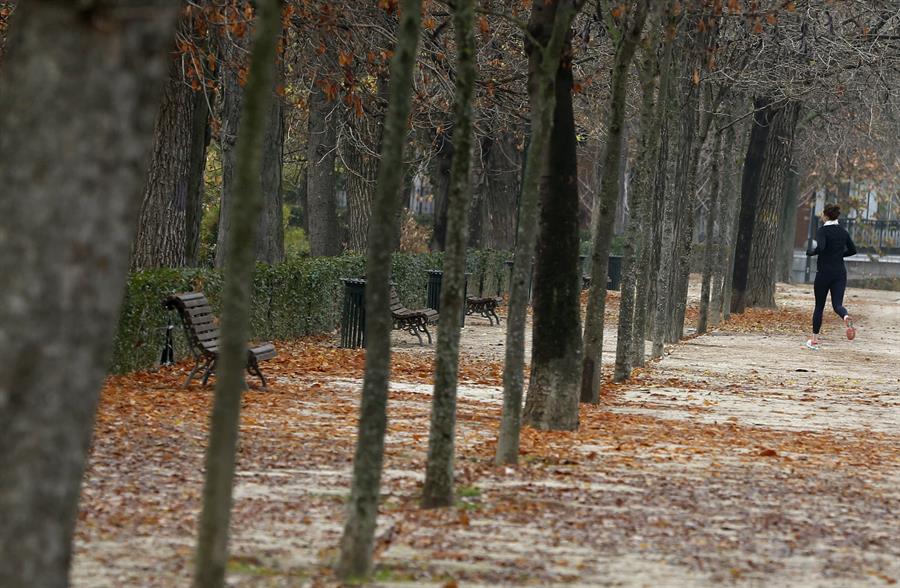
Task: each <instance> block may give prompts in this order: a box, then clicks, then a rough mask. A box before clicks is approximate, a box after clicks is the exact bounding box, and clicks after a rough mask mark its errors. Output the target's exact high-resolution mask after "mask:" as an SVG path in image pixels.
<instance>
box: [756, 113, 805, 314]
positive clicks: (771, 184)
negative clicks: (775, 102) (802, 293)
mask: <svg viewBox="0 0 900 588" xmlns="http://www.w3.org/2000/svg"><path fill="white" fill-rule="evenodd" d="M799 111H800V104H799V102H789V103H787V104H786V105H784V106H783V107H781V108H779V109H777V110H776V111H775V113H774V115H773V118H772V122H771V125H770V127H771V130H770V132H769V136H768V139H767V142H766V151H765V160H764V163H763V167H762V178H761V180H760V188H759V200H758V202H757V206H756V215H755V216H756V219H755V222H754V224H753V239H752V244H751V246H750V262H749V266H748V276H747V294H746V304H747V306H761V307H767V308H774V307H775V266H776V264H775V260H776V253H777V251H778V248H777V243H778V235H779V231H778V229H779V226H780V225H781V222H780V221H781V218H782V213H783V210H784V202H785V196H784V192H785V190H784V188H785V181H786V179H787V172H788V169H789V168H790V162H791V154H792V152H793V148H794V130H795V128H796V127H797V121H798V117H797V115H798V114H799Z"/></svg>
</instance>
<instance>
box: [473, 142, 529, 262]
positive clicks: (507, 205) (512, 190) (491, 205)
mask: <svg viewBox="0 0 900 588" xmlns="http://www.w3.org/2000/svg"><path fill="white" fill-rule="evenodd" d="M482 153H483V157H484V183H483V185H482V190H481V192H482V202H483V216H482V218H483V221H482V222H483V225H484V226H488V227H490V230H488V231H485V232H484V233H483V239H482V246H483V247H485V248H487V249H498V250H503V251H511V250H512V249H513V248H514V247H515V246H516V205H517V201H518V196H519V183H520V182H519V179H520V177H519V176H520V174H521V170H522V163H523V157H522V152H521V151H520V150H519V149H518V148H517V146H516V138H515V136H514V135H513V134H512V133H511V132H509V131H498V133H497V136H496V137H486V138H485V139H484V140H483V141H482Z"/></svg>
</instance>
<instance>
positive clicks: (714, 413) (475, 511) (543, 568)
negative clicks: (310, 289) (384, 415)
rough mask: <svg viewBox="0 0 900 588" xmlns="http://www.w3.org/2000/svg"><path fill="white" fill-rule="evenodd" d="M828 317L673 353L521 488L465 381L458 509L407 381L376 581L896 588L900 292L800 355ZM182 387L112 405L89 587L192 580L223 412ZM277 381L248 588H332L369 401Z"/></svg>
mask: <svg viewBox="0 0 900 588" xmlns="http://www.w3.org/2000/svg"><path fill="white" fill-rule="evenodd" d="M694 291H695V290H692V292H694ZM811 301H812V294H811V288H809V287H796V286H780V287H779V290H778V302H779V305H780V306H781V310H780V311H779V313H776V314H775V315H773V316H774V317H776V319H777V320H780V321H781V322H779V323H777V324H773V325H771V328H768V327H767V328H768V331H767V332H764V331H763V330H762V328H761V327H753V326H752V325H751V326H750V327H748V326H747V324H746V321H745V323H740V321H737V322H735V323H734V324H732V323H729V324H726V325H723V326H722V327H721V328H720V329H719V330H717V331H715V332H713V333H711V334H709V335H706V336H703V337H696V338H692V339H688V340H686V341H685V342H682V343H681V344H679V345H675V346H672V347H670V348H668V349H667V355H666V356H665V357H664V358H663V359H662V360H660V361H658V362H654V363H652V364H650V365H649V366H648V368H647V369H646V370H642V371H640V372H639V373H638V374H637V375H636V376H635V378H633V380H632V381H631V382H629V383H627V384H624V385H616V386H611V387H609V388H608V389H607V390H606V394H605V400H604V403H603V404H601V405H600V406H596V407H584V408H583V409H582V413H581V427H580V430H579V431H578V432H576V433H542V432H537V431H533V430H528V429H526V430H525V431H524V433H523V437H522V460H521V464H520V466H519V467H518V468H515V469H513V468H497V467H494V466H493V464H492V463H491V455H492V454H493V449H494V439H495V434H496V427H497V421H498V419H499V402H500V398H501V395H500V390H501V388H500V386H499V382H497V381H493V382H486V383H484V382H480V383H471V382H467V383H464V384H463V385H462V386H461V389H460V407H459V428H458V447H457V451H458V469H457V471H458V483H459V490H458V495H459V502H458V504H457V506H456V507H455V508H451V509H444V510H441V511H422V510H420V509H418V508H417V504H416V496H417V493H418V488H419V486H420V484H421V480H422V471H423V467H422V464H423V459H424V452H425V449H426V444H427V438H428V434H427V423H428V414H429V410H430V398H429V395H430V385H428V383H427V379H428V378H427V374H425V375H423V378H422V379H421V381H416V378H415V377H412V378H411V379H410V381H404V382H397V383H396V384H395V385H393V387H392V394H391V403H390V418H391V420H390V425H389V434H388V440H387V448H386V451H387V456H386V462H385V468H386V470H385V476H384V484H383V489H382V491H383V504H382V515H381V517H380V519H379V528H378V556H377V561H378V568H377V570H376V582H375V583H376V584H377V585H381V586H447V587H452V586H455V585H459V586H490V585H505V586H513V585H558V586H652V587H657V586H673V587H676V586H677V587H683V586H716V585H735V586H767V587H768V586H816V587H834V588H838V587H846V586H888V585H892V584H895V583H896V582H897V580H900V517H898V514H897V513H900V492H898V488H900V452H898V449H897V448H898V441H900V411H898V407H900V368H898V365H900V294H898V293H894V292H880V291H868V290H852V289H851V290H850V291H848V298H847V306H848V308H849V309H850V310H851V312H852V313H853V315H854V316H855V317H856V324H857V327H858V329H859V334H858V337H857V339H856V340H855V341H853V342H848V341H846V340H845V339H842V338H841V336H840V335H841V333H840V323H839V322H838V321H837V320H835V319H834V318H833V317H830V318H828V319H827V320H826V323H825V338H824V340H823V345H822V350H821V351H819V352H811V351H806V350H804V349H803V348H802V347H801V345H802V343H803V341H804V340H805V338H804V334H803V330H804V329H805V328H806V327H805V324H802V325H800V324H796V323H798V322H803V321H805V320H808V317H807V316H806V313H807V311H808V310H809V308H808V307H809V306H810V305H811ZM791 321H793V322H791ZM469 325H470V326H468V327H467V328H466V329H465V330H464V334H463V348H465V349H466V353H467V357H469V358H477V359H478V360H479V361H483V362H485V361H486V362H490V361H499V360H500V359H502V356H503V337H504V335H503V327H502V326H501V327H488V326H487V324H486V322H485V323H484V324H480V321H479V319H474V320H473V319H470V320H469ZM408 339H409V337H406V338H405V339H404V335H402V334H401V335H399V336H398V340H397V347H398V349H399V353H400V354H401V355H398V357H400V358H408V360H405V361H408V363H409V364H410V365H413V364H415V361H416V360H417V359H418V360H423V365H424V366H425V367H424V368H423V370H427V366H428V359H429V358H428V357H427V354H428V353H429V352H430V351H429V350H428V349H423V348H420V347H418V346H417V345H413V344H412V343H410V341H409V340H408ZM413 341H414V339H413ZM613 341H614V334H613V333H611V332H610V333H608V337H607V350H608V352H607V353H605V355H604V359H605V360H609V361H611V360H612V357H613V355H612V350H613V349H614V343H613ZM422 354H424V356H423V355H422ZM166 377H168V378H170V380H171V383H172V386H171V388H168V387H167V386H168V385H169V384H165V383H164V384H163V385H162V386H161V387H159V388H158V389H157V390H156V391H154V392H152V393H151V392H144V389H143V388H135V390H137V391H136V392H135V391H129V390H128V389H126V390H125V392H123V393H122V394H121V395H117V394H118V393H117V392H116V390H117V389H118V388H115V386H122V385H124V384H121V383H116V384H115V385H114V384H110V385H109V388H110V389H109V390H107V391H106V392H105V394H104V402H103V405H102V406H101V417H100V419H99V422H98V432H97V438H96V440H95V445H94V450H93V457H92V464H91V467H90V469H89V471H88V472H87V474H86V480H85V493H84V497H83V500H82V514H81V517H80V521H79V528H78V540H77V549H76V558H75V563H74V569H73V585H75V586H82V587H91V588H95V587H97V588H100V587H105V586H110V587H112V586H123V585H129V586H176V585H187V583H188V582H189V576H190V563H191V557H192V546H193V534H194V526H195V521H196V516H197V511H198V508H199V494H200V488H201V484H202V476H201V471H200V468H201V464H202V452H203V443H204V442H205V440H204V435H205V433H204V429H205V418H206V414H207V411H208V405H209V393H208V392H196V391H192V392H188V393H181V392H178V391H177V382H178V381H179V379H180V375H179V374H178V373H173V374H171V375H167V376H166ZM159 378H160V376H158V375H149V376H147V377H146V378H145V379H140V378H139V380H140V381H139V382H138V383H136V384H133V385H134V386H145V385H146V384H145V383H141V382H146V381H155V380H158V379H159ZM273 379H274V380H275V384H274V385H273V391H272V392H271V393H269V394H260V393H252V394H248V395H247V400H246V402H245V407H244V421H245V422H244V425H243V426H242V445H241V455H240V459H239V465H238V469H239V474H238V480H237V486H236V490H235V509H234V521H233V522H234V525H233V538H232V553H233V554H234V555H233V557H232V560H231V563H230V565H229V570H230V574H229V585H232V586H242V587H243V586H247V587H263V586H266V587H268V586H325V585H333V584H334V580H333V579H332V578H331V576H330V575H329V574H330V572H329V569H328V565H329V563H330V562H331V561H333V558H334V556H335V553H336V552H335V548H336V545H337V543H338V539H339V536H340V530H341V521H342V520H343V509H344V497H345V495H346V493H347V488H348V484H349V472H350V462H351V457H352V451H353V437H354V432H355V413H356V403H357V401H358V398H357V397H358V391H359V384H360V380H359V377H358V374H356V375H353V374H351V375H349V376H347V375H343V376H340V377H338V376H334V377H323V376H322V374H316V377H315V378H313V377H311V376H310V375H309V374H308V373H307V372H305V371H304V370H303V369H300V368H298V369H296V370H293V371H292V370H291V369H290V368H289V367H280V368H279V371H277V372H276V374H275V375H274V378H273ZM167 381H168V380H167Z"/></svg>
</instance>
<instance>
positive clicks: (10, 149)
mask: <svg viewBox="0 0 900 588" xmlns="http://www.w3.org/2000/svg"><path fill="white" fill-rule="evenodd" d="M176 9H177V4H176V3H173V2H162V1H149V0H148V1H145V2H140V1H136V0H134V1H130V2H112V1H107V2H103V1H98V2H93V3H90V4H84V3H75V2H22V3H20V4H19V6H18V7H17V8H16V11H15V13H14V15H13V17H12V21H11V23H10V27H9V32H10V39H9V45H8V54H7V56H6V59H5V61H4V63H3V68H2V70H0V162H2V164H0V186H3V191H4V195H5V196H4V197H3V198H0V275H2V276H3V277H4V285H3V289H2V291H0V352H2V354H3V357H4V361H3V363H2V366H0V407H2V408H0V472H2V474H0V521H2V523H0V586H10V587H13V586H15V587H18V586H23V587H24V586H34V587H38V586H40V587H41V588H63V587H65V586H68V584H69V579H68V573H69V565H70V563H71V559H72V536H73V533H74V528H75V522H76V517H77V512H78V496H79V489H80V484H81V479H82V476H83V472H84V466H85V461H86V459H87V453H88V448H89V446H90V442H91V432H92V430H93V425H94V414H95V412H96V406H97V400H98V394H99V390H100V386H101V384H102V382H103V378H104V376H105V375H106V368H107V366H108V362H109V359H110V354H111V352H112V347H113V337H114V335H115V328H116V321H117V319H118V318H119V308H120V303H121V300H122V291H123V285H124V283H125V279H126V274H127V270H128V261H129V260H128V255H129V251H130V247H131V244H132V238H133V237H134V228H135V224H136V221H137V215H138V211H139V206H140V203H141V194H142V190H141V188H142V184H143V182H144V180H145V172H146V163H147V160H148V157H149V155H150V149H151V146H152V140H153V130H154V120H155V116H156V114H157V112H158V109H159V105H160V101H159V98H160V93H161V91H162V89H163V84H164V79H165V76H166V72H167V66H166V64H167V61H166V58H165V50H166V48H167V47H168V46H170V44H171V42H172V35H173V33H174V30H175V26H174V25H175V16H176ZM100 23H102V26H98V25H99V24H100ZM61 100H64V101H65V104H61V102H60V101H61ZM13 195H14V196H15V197H13Z"/></svg>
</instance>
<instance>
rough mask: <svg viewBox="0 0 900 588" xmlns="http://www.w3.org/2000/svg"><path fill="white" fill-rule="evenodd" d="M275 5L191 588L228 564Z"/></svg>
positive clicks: (233, 237)
mask: <svg viewBox="0 0 900 588" xmlns="http://www.w3.org/2000/svg"><path fill="white" fill-rule="evenodd" d="M280 5H281V4H280V2H279V0H265V1H259V2H257V5H256V6H257V11H258V15H257V17H256V26H255V29H256V34H255V39H254V42H253V53H252V55H251V61H250V73H249V78H248V81H247V86H246V88H245V92H244V96H243V105H242V109H243V113H242V115H241V117H240V126H239V128H238V134H237V145H236V148H237V149H236V153H235V163H236V167H235V170H234V195H235V198H234V200H233V202H232V207H233V208H232V212H233V215H234V216H233V218H232V223H231V230H230V231H229V233H228V241H227V242H226V243H225V255H224V258H225V286H224V290H223V296H222V299H223V307H222V330H221V335H220V338H219V358H218V361H217V365H216V393H215V402H214V404H213V410H212V417H211V419H210V432H209V446H208V447H207V451H206V481H205V484H204V487H203V509H202V511H201V513H200V524H199V533H198V538H197V559H196V567H195V570H194V586H195V588H221V587H222V586H224V585H225V568H226V565H227V563H228V524H229V521H230V520H231V498H232V485H233V483H234V467H235V459H236V452H237V441H238V425H239V421H240V412H241V393H242V391H243V390H244V388H245V387H246V383H245V381H244V368H245V366H246V365H247V339H248V335H249V332H250V293H251V288H252V285H253V269H254V257H255V255H254V254H255V250H256V241H257V235H256V230H257V228H258V223H259V216H260V212H261V211H262V210H263V207H264V203H263V194H262V185H261V183H260V173H262V170H263V158H264V154H263V151H264V143H265V139H266V134H267V127H270V126H271V125H270V123H269V122H268V121H269V118H270V117H271V112H272V105H271V102H272V100H273V96H272V83H273V80H274V78H275V57H276V55H275V46H276V44H277V41H278V34H279V31H280V26H281V10H280Z"/></svg>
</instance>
